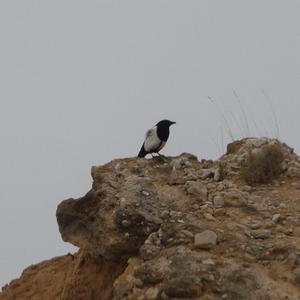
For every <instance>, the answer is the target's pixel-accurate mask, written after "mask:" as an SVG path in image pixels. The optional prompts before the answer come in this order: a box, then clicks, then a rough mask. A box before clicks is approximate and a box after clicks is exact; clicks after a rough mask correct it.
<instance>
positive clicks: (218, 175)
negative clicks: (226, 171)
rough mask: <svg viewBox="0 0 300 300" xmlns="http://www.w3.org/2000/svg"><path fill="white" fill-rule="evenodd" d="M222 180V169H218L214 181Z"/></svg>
mask: <svg viewBox="0 0 300 300" xmlns="http://www.w3.org/2000/svg"><path fill="white" fill-rule="evenodd" d="M220 179H221V172H220V169H219V168H218V169H216V170H215V171H214V181H220Z"/></svg>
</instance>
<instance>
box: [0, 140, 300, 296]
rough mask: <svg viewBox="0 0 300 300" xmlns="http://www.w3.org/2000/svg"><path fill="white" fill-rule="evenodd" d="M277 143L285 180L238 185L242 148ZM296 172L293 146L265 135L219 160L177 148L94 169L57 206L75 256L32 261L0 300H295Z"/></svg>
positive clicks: (299, 264)
mask: <svg viewBox="0 0 300 300" xmlns="http://www.w3.org/2000/svg"><path fill="white" fill-rule="evenodd" d="M274 143H276V144H279V145H280V147H281V148H282V150H283V153H284V157H285V159H284V162H283V166H282V167H283V170H284V173H283V174H282V176H281V177H280V178H278V179H277V180H276V181H274V182H273V183H272V184H268V185H259V186H254V187H250V186H248V185H246V184H245V183H243V182H242V181H241V179H240V176H239V169H240V167H241V164H242V163H243V161H244V160H245V159H246V158H247V155H249V151H251V150H256V149H259V148H260V147H263V146H264V145H266V144H274ZM298 175H300V159H299V157H298V156H297V155H296V154H294V153H293V150H292V149H291V148H289V147H288V146H286V145H285V144H280V143H279V142H278V141H277V140H271V139H265V138H264V139H254V138H251V139H245V140H242V141H238V142H235V143H233V144H231V145H229V146H228V151H227V154H226V155H224V156H222V157H221V158H220V159H219V160H218V161H205V160H203V161H201V162H199V161H198V160H197V158H196V157H195V156H193V155H190V154H187V153H184V154H182V155H180V156H178V157H172V158H170V157H164V158H160V157H159V158H154V159H149V160H147V159H135V158H130V159H122V160H114V161H112V162H110V163H108V164H106V165H104V166H100V167H93V168H92V177H93V185H92V189H91V190H90V191H89V192H88V193H87V194H86V195H85V196H84V197H82V198H80V199H77V200H75V199H68V200H65V201H63V202H62V203H61V204H60V205H59V206H58V209H57V221H58V224H59V230H60V233H61V235H62V238H63V240H65V241H67V242H70V243H73V244H74V245H76V246H78V247H80V249H81V250H80V251H79V253H78V254H75V256H74V257H72V256H66V257H62V258H57V259H54V260H51V261H48V262H44V263H41V264H39V265H36V266H33V267H30V268H29V269H27V270H25V271H24V273H23V275H22V276H21V278H20V279H19V280H16V281H13V282H12V283H11V284H10V285H8V286H6V287H5V288H4V291H3V292H2V293H0V300H2V299H9V300H13V299H22V300H23V299H24V300H27V299H63V300H69V299H70V300H71V299H73V300H77V299H78V300H81V299H82V300H89V299H91V300H93V299H105V300H106V299H114V300H125V299H132V300H134V299H138V300H150V299H215V300H217V299H232V300H234V299H246V300H247V299H249V300H252V299H253V300H256V299H262V300H264V299H266V300H267V299H270V300H271V299H272V300H273V299H275V300H277V299H278V300H280V299H290V300H293V299H300V285H299V282H300V279H299V278H300V275H299V274H300V272H299V270H300V230H299V228H300V227H299V226H300V217H299V211H300V188H299V186H300V179H299V178H300V176H298ZM50 278H51V280H50Z"/></svg>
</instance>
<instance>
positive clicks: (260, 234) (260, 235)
mask: <svg viewBox="0 0 300 300" xmlns="http://www.w3.org/2000/svg"><path fill="white" fill-rule="evenodd" d="M250 234H251V236H253V237H254V238H255V239H262V240H265V239H268V238H269V237H270V236H271V234H272V232H271V230H268V229H261V230H256V231H251V233H250Z"/></svg>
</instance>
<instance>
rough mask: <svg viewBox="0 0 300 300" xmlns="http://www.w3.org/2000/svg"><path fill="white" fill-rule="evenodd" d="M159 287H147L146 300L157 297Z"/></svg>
mask: <svg viewBox="0 0 300 300" xmlns="http://www.w3.org/2000/svg"><path fill="white" fill-rule="evenodd" d="M158 294H159V289H158V288H149V289H148V290H147V291H146V293H145V296H146V299H147V300H155V299H158Z"/></svg>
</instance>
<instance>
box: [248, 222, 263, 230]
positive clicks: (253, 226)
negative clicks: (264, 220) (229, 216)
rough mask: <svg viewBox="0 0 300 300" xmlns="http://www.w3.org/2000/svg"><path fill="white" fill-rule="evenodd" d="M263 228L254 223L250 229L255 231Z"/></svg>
mask: <svg viewBox="0 0 300 300" xmlns="http://www.w3.org/2000/svg"><path fill="white" fill-rule="evenodd" d="M260 227H261V224H260V223H252V224H250V228H251V229H253V230H256V229H259V228H260Z"/></svg>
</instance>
